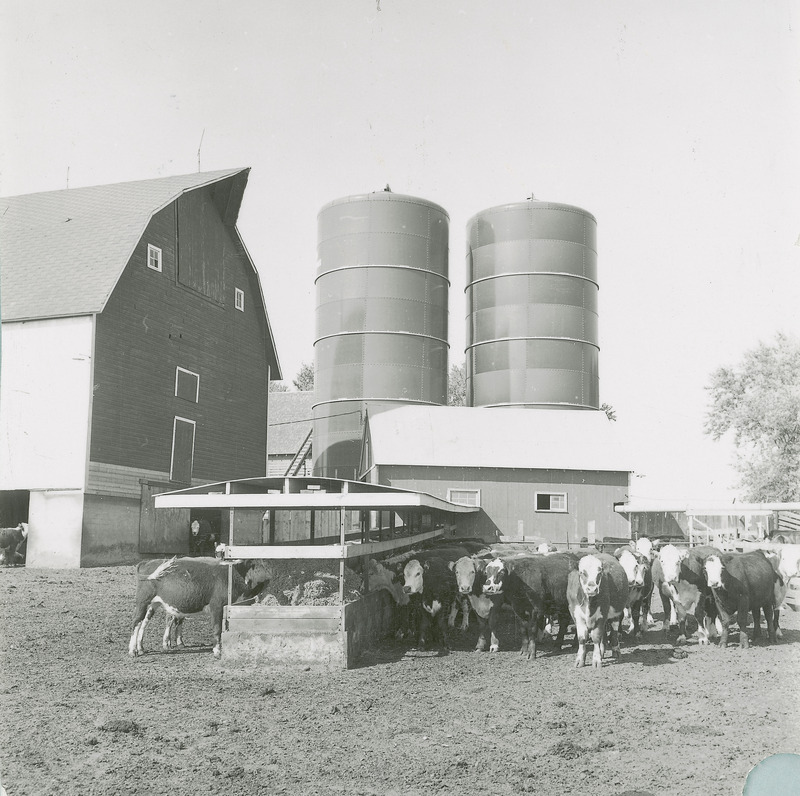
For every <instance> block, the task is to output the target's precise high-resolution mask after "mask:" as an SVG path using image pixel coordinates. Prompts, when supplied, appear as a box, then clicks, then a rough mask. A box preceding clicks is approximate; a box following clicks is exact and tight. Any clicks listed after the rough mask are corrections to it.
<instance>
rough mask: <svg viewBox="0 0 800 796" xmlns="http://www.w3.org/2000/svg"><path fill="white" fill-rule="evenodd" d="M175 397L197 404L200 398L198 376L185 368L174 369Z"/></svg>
mask: <svg viewBox="0 0 800 796" xmlns="http://www.w3.org/2000/svg"><path fill="white" fill-rule="evenodd" d="M175 397H176V398H183V399H184V400H185V401H191V402H192V403H195V404H196V403H197V401H198V400H199V398H200V376H199V375H198V374H197V373H194V372H193V371H191V370H186V368H182V367H180V366H179V367H176V368H175Z"/></svg>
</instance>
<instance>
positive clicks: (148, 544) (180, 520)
mask: <svg viewBox="0 0 800 796" xmlns="http://www.w3.org/2000/svg"><path fill="white" fill-rule="evenodd" d="M173 486H174V485H172V486H171V485H170V484H157V483H152V482H149V481H143V482H142V502H141V510H140V513H139V553H141V554H142V555H152V556H164V555H176V554H178V555H186V554H187V553H188V552H189V533H190V531H189V509H158V510H156V508H155V506H154V505H153V495H157V494H158V493H159V492H169V491H170V489H172V488H173Z"/></svg>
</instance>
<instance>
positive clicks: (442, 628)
mask: <svg viewBox="0 0 800 796" xmlns="http://www.w3.org/2000/svg"><path fill="white" fill-rule="evenodd" d="M453 604H454V605H455V603H453ZM447 625H448V622H447V621H446V620H445V617H444V609H443V608H441V609H439V611H438V613H437V614H436V627H437V628H438V630H439V644H440V646H441V648H442V650H444V651H445V652H449V651H450V640H449V639H448V637H447Z"/></svg>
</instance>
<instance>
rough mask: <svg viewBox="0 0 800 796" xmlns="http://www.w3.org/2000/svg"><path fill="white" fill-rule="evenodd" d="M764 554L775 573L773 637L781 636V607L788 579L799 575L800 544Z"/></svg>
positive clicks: (767, 551)
mask: <svg viewBox="0 0 800 796" xmlns="http://www.w3.org/2000/svg"><path fill="white" fill-rule="evenodd" d="M764 555H766V557H767V558H768V559H769V562H770V564H772V568H773V569H774V570H775V572H776V574H777V576H778V577H777V578H776V580H775V619H774V621H775V637H776V638H779V639H780V638H783V631H782V630H781V627H780V616H781V609H782V608H783V601H784V599H785V598H786V592H787V590H788V588H789V581H790V580H791V579H792V578H794V577H797V576H798V575H800V545H796V544H792V545H786V546H785V547H781V548H778V549H771V550H765V551H764Z"/></svg>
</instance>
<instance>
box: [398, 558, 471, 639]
mask: <svg viewBox="0 0 800 796" xmlns="http://www.w3.org/2000/svg"><path fill="white" fill-rule="evenodd" d="M449 564H450V562H449V561H447V560H446V559H444V558H437V557H433V558H428V559H427V560H425V561H424V562H423V561H419V560H418V559H416V558H414V559H412V560H411V561H409V562H408V563H407V564H406V565H405V567H404V568H403V576H404V579H405V583H404V584H403V591H405V593H406V594H407V595H409V597H412V596H413V595H419V598H420V603H419V608H420V609H421V610H420V611H419V616H418V617H417V618H418V620H419V622H418V624H419V627H418V634H417V646H418V647H419V648H420V649H426V648H427V644H428V638H429V635H430V634H431V627H432V626H433V627H435V628H436V631H437V635H438V637H439V643H440V646H441V647H442V649H445V650H447V649H449V648H450V642H449V639H448V637H447V625H448V624H450V626H451V627H452V623H453V622H454V621H455V614H456V611H457V610H458V605H457V603H456V578H455V574H454V573H453V571H452V570H451V569H450V566H449Z"/></svg>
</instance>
